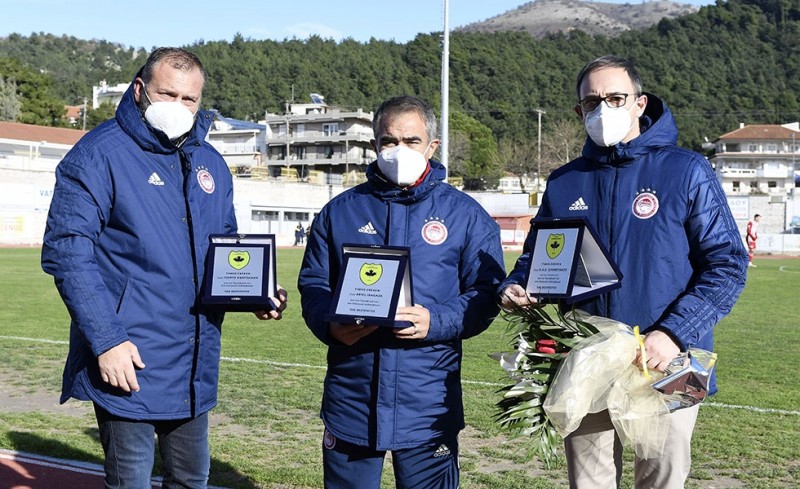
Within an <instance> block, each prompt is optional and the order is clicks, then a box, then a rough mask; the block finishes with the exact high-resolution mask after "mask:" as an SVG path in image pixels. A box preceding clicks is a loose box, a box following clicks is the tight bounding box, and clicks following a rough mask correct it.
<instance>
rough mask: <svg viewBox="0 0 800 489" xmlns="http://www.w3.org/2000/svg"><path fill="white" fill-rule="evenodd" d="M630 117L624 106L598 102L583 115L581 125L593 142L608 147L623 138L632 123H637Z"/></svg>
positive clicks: (636, 120)
mask: <svg viewBox="0 0 800 489" xmlns="http://www.w3.org/2000/svg"><path fill="white" fill-rule="evenodd" d="M631 119H632V118H631V113H630V112H629V111H628V109H626V108H625V107H616V108H611V107H609V106H608V105H606V104H605V103H600V104H599V105H598V106H597V108H596V109H594V110H593V111H591V112H589V113H588V114H585V115H584V117H583V125H584V126H585V127H586V133H587V134H589V137H590V138H592V141H594V142H595V144H597V145H598V146H605V147H609V146H614V145H615V144H617V143H619V142H620V141H622V140H623V139H625V136H627V135H628V133H629V132H630V131H631V128H632V127H633V125H634V124H637V123H638V119H633V120H631Z"/></svg>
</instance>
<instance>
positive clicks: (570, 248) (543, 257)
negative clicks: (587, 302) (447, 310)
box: [525, 219, 622, 303]
mask: <svg viewBox="0 0 800 489" xmlns="http://www.w3.org/2000/svg"><path fill="white" fill-rule="evenodd" d="M531 232H532V233H533V250H532V251H531V257H530V267H529V269H528V274H527V278H526V286H525V290H526V292H528V294H529V295H530V296H531V297H535V298H537V299H539V300H542V301H543V302H547V301H548V300H549V299H556V300H562V301H564V302H566V303H572V302H576V301H580V300H584V299H588V298H590V297H593V296H595V295H598V294H601V293H603V292H606V291H608V290H612V289H616V288H618V287H620V286H621V283H620V281H621V280H622V274H621V273H620V271H619V269H618V268H617V265H616V264H615V263H614V262H613V260H611V256H610V255H609V253H608V251H607V250H606V249H605V247H604V246H603V244H602V243H601V242H600V241H599V240H598V239H597V234H596V233H595V232H594V230H593V229H592V227H591V226H590V225H589V222H588V221H586V220H585V219H541V220H535V221H534V222H533V224H532V228H531Z"/></svg>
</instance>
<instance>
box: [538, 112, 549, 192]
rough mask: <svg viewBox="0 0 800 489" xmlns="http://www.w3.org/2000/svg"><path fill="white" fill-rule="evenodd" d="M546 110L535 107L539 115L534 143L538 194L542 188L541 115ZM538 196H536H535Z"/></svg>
mask: <svg viewBox="0 0 800 489" xmlns="http://www.w3.org/2000/svg"><path fill="white" fill-rule="evenodd" d="M546 113H547V112H545V111H543V110H542V109H536V114H537V115H538V116H539V123H538V126H539V139H538V142H537V143H536V193H537V194H538V193H539V192H541V190H542V185H541V178H542V115H543V114H546ZM537 198H538V196H537Z"/></svg>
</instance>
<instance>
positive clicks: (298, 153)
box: [292, 146, 306, 160]
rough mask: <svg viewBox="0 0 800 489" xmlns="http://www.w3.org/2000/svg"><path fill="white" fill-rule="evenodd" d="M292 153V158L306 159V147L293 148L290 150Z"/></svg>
mask: <svg viewBox="0 0 800 489" xmlns="http://www.w3.org/2000/svg"><path fill="white" fill-rule="evenodd" d="M292 152H293V153H294V157H295V158H296V159H298V160H304V159H306V147H305V146H295V147H294V148H292Z"/></svg>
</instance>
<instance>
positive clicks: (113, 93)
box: [92, 80, 130, 109]
mask: <svg viewBox="0 0 800 489" xmlns="http://www.w3.org/2000/svg"><path fill="white" fill-rule="evenodd" d="M129 86H130V83H117V84H116V85H114V86H110V85H109V84H108V83H106V81H105V80H101V81H100V85H96V86H93V87H92V109H97V108H98V107H100V104H102V103H104V102H111V103H112V104H114V107H116V106H117V105H119V102H120V100H122V96H123V95H125V91H126V90H128V87H129Z"/></svg>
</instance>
